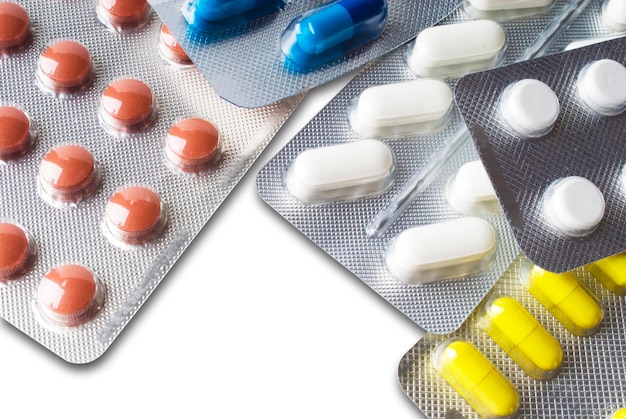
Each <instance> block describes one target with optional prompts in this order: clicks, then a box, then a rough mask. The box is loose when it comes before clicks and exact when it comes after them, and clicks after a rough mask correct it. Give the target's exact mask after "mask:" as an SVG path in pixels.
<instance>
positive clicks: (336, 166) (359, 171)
mask: <svg viewBox="0 0 626 419" xmlns="http://www.w3.org/2000/svg"><path fill="white" fill-rule="evenodd" d="M393 168H394V161H393V154H392V153H391V150H390V149H389V147H387V145H386V144H385V143H383V142H382V141H378V140H360V141H354V142H350V143H344V144H338V145H333V146H329V147H320V148H313V149H310V150H306V151H304V152H302V153H301V154H300V155H299V156H298V157H296V159H295V160H294V161H293V163H292V164H291V166H290V167H289V170H288V172H287V177H286V185H287V189H288V190H289V192H291V194H292V195H293V196H295V197H296V198H298V199H299V200H301V201H304V202H307V203H311V204H313V203H320V202H328V201H343V200H351V199H355V198H360V197H364V196H372V195H378V194H380V193H382V192H383V191H384V190H385V189H387V187H389V185H391V183H392V181H393V172H394V170H393Z"/></svg>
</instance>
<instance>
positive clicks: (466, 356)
mask: <svg viewBox="0 0 626 419" xmlns="http://www.w3.org/2000/svg"><path fill="white" fill-rule="evenodd" d="M432 362H433V366H434V368H435V370H437V372H438V373H439V375H441V376H442V377H443V379H444V380H446V382H448V384H450V385H451V386H452V388H454V390H456V392H457V393H458V394H459V395H460V396H461V397H463V399H465V401H466V402H467V403H468V404H469V405H470V406H471V407H472V409H474V410H475V411H476V412H477V413H478V414H479V415H480V416H482V417H483V418H490V419H495V418H515V417H517V411H518V408H519V396H518V394H517V390H516V389H515V387H513V384H511V382H510V381H509V380H507V379H506V377H504V375H502V373H501V372H500V371H498V369H497V368H496V367H495V366H494V365H493V364H492V363H491V361H489V359H487V357H485V355H483V354H482V353H481V352H480V351H479V350H478V349H476V347H475V346H474V345H472V344H471V343H469V342H466V341H463V340H449V341H445V342H443V343H441V344H440V345H439V346H437V348H436V349H435V352H434V353H433V360H432Z"/></svg>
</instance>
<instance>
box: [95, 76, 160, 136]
mask: <svg viewBox="0 0 626 419" xmlns="http://www.w3.org/2000/svg"><path fill="white" fill-rule="evenodd" d="M155 118H156V109H155V106H154V98H153V96H152V90H150V87H148V85H146V84H145V83H144V82H142V81H139V80H135V79H123V80H117V81H115V82H113V83H111V84H109V85H108V86H107V88H106V89H104V92H103V93H102V98H101V99H100V121H101V122H102V124H103V126H104V127H105V128H106V129H107V131H109V132H110V133H111V134H113V135H115V136H117V137H123V136H125V135H129V134H136V133H139V132H141V131H143V130H144V129H146V128H147V127H149V126H150V125H151V124H152V123H153V122H154V120H155Z"/></svg>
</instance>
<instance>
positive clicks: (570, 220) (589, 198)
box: [544, 176, 605, 237]
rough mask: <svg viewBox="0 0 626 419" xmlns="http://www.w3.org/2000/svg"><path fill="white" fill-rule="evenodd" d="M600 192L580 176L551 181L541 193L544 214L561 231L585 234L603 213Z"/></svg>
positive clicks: (572, 234) (602, 201)
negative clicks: (542, 194) (542, 193)
mask: <svg viewBox="0 0 626 419" xmlns="http://www.w3.org/2000/svg"><path fill="white" fill-rule="evenodd" d="M604 208H605V204H604V196H603V195H602V192H601V191H600V189H598V187H597V186H596V185H594V184H593V182H591V181H590V180H588V179H585V178H584V177H580V176H570V177H566V178H562V179H558V180H556V181H554V182H553V183H552V184H551V185H550V186H549V187H548V189H547V190H546V192H545V195H544V209H545V214H546V216H547V218H548V220H549V221H550V223H551V224H552V225H553V226H554V227H555V228H556V229H557V230H559V231H560V232H561V233H563V234H565V235H566V236H571V237H583V236H587V235H589V234H591V233H593V232H594V231H595V229H596V228H597V227H598V225H599V224H600V221H602V218H603V217H604Z"/></svg>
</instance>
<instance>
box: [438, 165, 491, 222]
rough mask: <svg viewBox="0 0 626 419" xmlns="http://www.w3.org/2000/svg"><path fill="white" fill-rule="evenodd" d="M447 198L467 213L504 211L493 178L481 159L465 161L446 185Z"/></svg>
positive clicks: (458, 208) (453, 206)
mask: <svg viewBox="0 0 626 419" xmlns="http://www.w3.org/2000/svg"><path fill="white" fill-rule="evenodd" d="M446 200H447V201H448V204H450V206H451V207H452V208H454V209H455V210H456V211H458V212H460V213H462V214H466V215H481V214H496V213H499V212H502V208H501V207H500V203H499V202H498V197H497V196H496V191H495V190H494V189H493V185H492V184H491V179H489V175H488V174H487V171H486V170H485V166H483V163H482V162H481V161H480V160H474V161H471V162H468V163H465V164H464V165H463V166H461V167H460V168H459V170H458V171H457V172H456V174H455V175H454V176H452V177H451V178H450V180H449V181H448V183H447V185H446Z"/></svg>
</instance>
